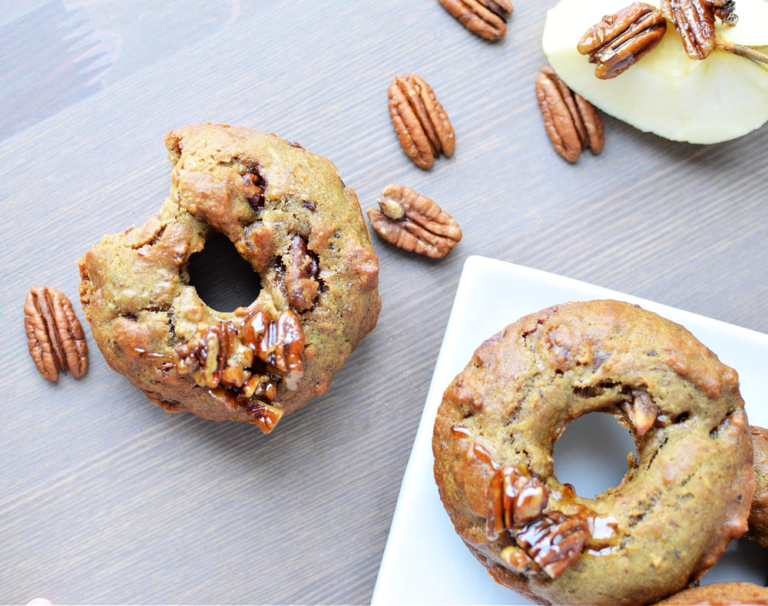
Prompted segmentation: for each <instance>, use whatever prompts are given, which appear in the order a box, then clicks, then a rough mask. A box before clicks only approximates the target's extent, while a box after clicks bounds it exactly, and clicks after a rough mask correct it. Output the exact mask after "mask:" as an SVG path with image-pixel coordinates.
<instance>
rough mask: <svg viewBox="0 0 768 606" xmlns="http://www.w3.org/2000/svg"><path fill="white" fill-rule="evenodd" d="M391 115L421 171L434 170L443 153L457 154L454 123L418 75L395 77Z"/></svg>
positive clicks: (405, 147) (447, 154) (402, 139)
mask: <svg viewBox="0 0 768 606" xmlns="http://www.w3.org/2000/svg"><path fill="white" fill-rule="evenodd" d="M389 114H390V116H391V117H392V124H393V126H394V127H395V132H396V133H397V138H398V140H399V141H400V145H401V146H402V148H403V150H404V151H405V153H406V154H408V157H409V158H410V159H411V160H413V162H414V163H415V164H416V166H418V167H419V168H423V169H425V170H428V169H430V168H432V166H433V165H434V163H435V158H436V157H438V156H440V153H441V152H442V153H443V154H445V155H446V156H452V155H453V152H454V151H455V149H456V135H455V133H454V132H453V127H452V126H451V121H450V120H449V119H448V115H447V114H446V113H445V110H444V109H443V106H442V105H441V104H440V102H439V101H438V100H437V98H436V97H435V92H434V91H433V90H432V88H431V87H430V86H429V84H427V83H426V82H425V81H424V80H422V79H421V78H420V77H419V76H417V75H416V74H409V75H408V76H402V75H398V76H395V77H394V79H393V80H392V84H390V86H389Z"/></svg>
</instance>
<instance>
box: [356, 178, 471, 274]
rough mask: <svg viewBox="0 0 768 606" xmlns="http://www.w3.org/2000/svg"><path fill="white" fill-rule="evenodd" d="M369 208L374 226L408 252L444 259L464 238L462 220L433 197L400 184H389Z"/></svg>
mask: <svg viewBox="0 0 768 606" xmlns="http://www.w3.org/2000/svg"><path fill="white" fill-rule="evenodd" d="M381 195H382V196H384V199H383V200H378V203H379V206H380V207H381V208H380V209H378V208H369V209H368V218H369V219H370V220H371V227H372V228H373V230H374V231H375V232H376V233H377V234H379V235H380V236H381V237H382V238H384V239H385V240H386V241H387V242H389V243H391V244H394V245H395V246H398V247H399V248H402V249H404V250H407V251H409V252H415V253H419V254H421V255H426V256H427V257H431V258H433V259H442V258H443V257H444V256H445V255H447V254H448V253H449V252H451V251H452V250H453V249H454V247H455V246H456V244H457V243H458V242H459V241H460V240H461V228H460V227H459V224H458V223H456V221H455V220H454V219H453V217H451V215H449V214H448V213H447V212H446V211H444V210H442V209H441V208H440V207H439V206H438V205H437V204H436V203H435V201H434V200H432V199H431V198H427V197H426V196H422V195H419V194H417V193H416V192H415V191H413V190H412V189H408V188H407V187H403V186H401V185H387V186H386V187H385V188H384V189H383V190H382V191H381Z"/></svg>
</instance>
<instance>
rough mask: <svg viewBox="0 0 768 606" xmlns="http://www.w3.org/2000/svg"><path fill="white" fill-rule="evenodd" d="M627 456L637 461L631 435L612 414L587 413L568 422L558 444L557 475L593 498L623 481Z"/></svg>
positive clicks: (580, 494) (556, 457)
mask: <svg viewBox="0 0 768 606" xmlns="http://www.w3.org/2000/svg"><path fill="white" fill-rule="evenodd" d="M628 453H631V454H632V455H633V456H634V457H635V459H637V452H636V450H635V442H634V440H633V439H632V435H631V433H630V432H629V431H628V430H627V429H626V428H624V427H622V426H621V425H619V423H618V421H617V420H616V418H615V417H614V416H613V415H610V414H605V413H592V414H587V415H584V416H582V417H579V418H578V419H576V420H575V421H573V422H571V423H569V424H568V426H567V427H566V428H565V431H564V432H563V435H562V436H560V439H559V440H558V441H557V442H556V443H555V448H554V459H555V474H556V475H557V480H558V481H559V482H561V483H568V484H571V485H572V486H573V487H574V488H575V489H576V493H577V494H578V495H579V496H581V497H584V498H588V499H593V498H594V497H595V496H596V495H599V494H601V493H603V492H605V491H606V490H608V489H609V488H613V487H614V486H617V485H618V484H619V483H620V482H621V480H622V479H623V478H624V476H625V475H626V474H627V471H628V470H629V465H628V462H627V454H628Z"/></svg>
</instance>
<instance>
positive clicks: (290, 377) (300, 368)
mask: <svg viewBox="0 0 768 606" xmlns="http://www.w3.org/2000/svg"><path fill="white" fill-rule="evenodd" d="M242 338H243V343H245V344H246V345H249V346H252V347H253V348H254V349H255V354H256V356H257V357H258V358H259V359H260V360H261V361H263V362H265V363H266V364H267V365H268V367H269V369H270V370H271V371H272V372H275V373H276V374H278V375H279V376H280V377H282V378H283V380H285V386H286V387H287V388H288V389H290V390H291V391H293V390H295V389H296V388H297V386H298V382H299V381H300V380H301V378H302V377H303V376H304V357H303V354H304V331H303V330H302V329H301V322H300V321H299V317H298V316H297V315H296V314H295V313H294V312H293V311H291V310H286V311H284V312H282V313H281V314H280V316H279V317H278V319H277V321H276V322H275V321H273V320H271V319H270V318H269V317H268V316H267V314H266V313H265V312H263V311H257V312H255V313H253V314H251V315H250V316H248V318H246V320H245V325H244V333H243V337H242Z"/></svg>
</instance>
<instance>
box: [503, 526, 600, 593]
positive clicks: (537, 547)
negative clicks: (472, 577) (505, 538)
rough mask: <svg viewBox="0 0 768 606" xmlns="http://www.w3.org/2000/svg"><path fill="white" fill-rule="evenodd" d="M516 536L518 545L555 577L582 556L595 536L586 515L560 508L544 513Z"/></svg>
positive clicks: (549, 574) (516, 533)
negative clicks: (568, 513)
mask: <svg viewBox="0 0 768 606" xmlns="http://www.w3.org/2000/svg"><path fill="white" fill-rule="evenodd" d="M514 535H515V540H516V541H517V544H518V545H519V546H520V547H522V548H523V550H524V551H525V552H526V553H527V554H528V555H529V556H530V557H531V558H532V559H533V561H534V562H536V564H537V565H538V566H540V567H541V569H542V570H543V571H544V572H545V573H547V575H548V576H549V577H550V578H552V579H556V578H557V577H559V576H560V575H561V574H563V573H564V572H565V571H566V570H567V569H568V567H569V566H570V565H571V564H573V563H574V562H575V561H576V560H577V559H578V558H579V556H580V555H581V552H582V551H583V550H584V547H585V546H586V544H587V541H589V538H590V536H591V534H590V532H589V523H588V521H587V519H586V518H583V517H581V516H566V515H565V514H563V513H561V512H559V511H551V512H549V513H546V514H544V515H543V516H541V517H540V518H539V519H538V520H536V521H535V522H533V523H532V524H529V525H528V526H526V527H525V528H523V529H522V530H519V531H516V532H515V533H514Z"/></svg>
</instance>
